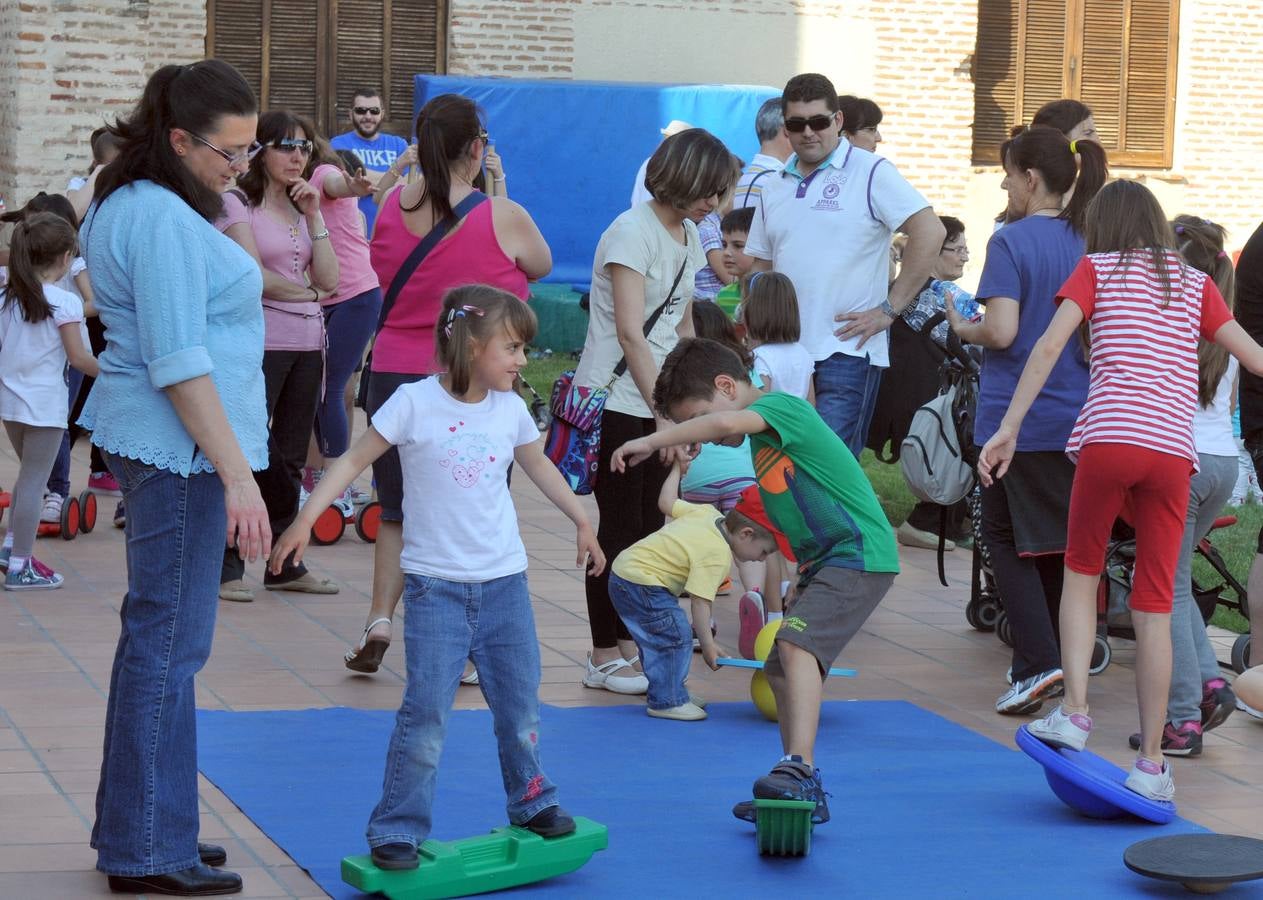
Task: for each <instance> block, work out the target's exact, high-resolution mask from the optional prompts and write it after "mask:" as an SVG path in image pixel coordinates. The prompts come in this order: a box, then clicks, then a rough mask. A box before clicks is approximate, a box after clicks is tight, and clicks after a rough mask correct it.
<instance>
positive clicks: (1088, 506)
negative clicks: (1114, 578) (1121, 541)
mask: <svg viewBox="0 0 1263 900" xmlns="http://www.w3.org/2000/svg"><path fill="white" fill-rule="evenodd" d="M1192 469H1193V464H1192V462H1191V461H1190V460H1188V459H1185V458H1184V457H1182V456H1173V455H1172V454H1170V453H1160V452H1159V451H1157V450H1148V449H1145V448H1144V447H1136V446H1133V445H1131V444H1088V445H1087V446H1086V447H1084V448H1083V449H1082V450H1081V451H1079V464H1078V467H1077V468H1076V469H1075V473H1074V487H1073V488H1071V490H1070V521H1069V528H1068V533H1067V540H1066V568H1068V569H1070V571H1072V572H1078V573H1079V574H1080V575H1099V574H1101V572H1102V571H1103V570H1104V568H1105V545H1106V543H1108V541H1109V537H1110V531H1111V529H1112V528H1113V527H1114V520H1115V519H1116V518H1118V517H1119V515H1122V517H1123V518H1125V519H1127V520H1128V521H1129V522H1131V523H1132V525H1133V527H1134V528H1135V529H1136V571H1135V573H1134V574H1133V576H1132V589H1131V597H1130V598H1129V601H1128V603H1129V605H1130V606H1131V608H1132V609H1134V610H1139V611H1140V612H1152V613H1169V612H1170V611H1171V601H1172V598H1173V592H1174V589H1175V565H1176V563H1177V562H1178V561H1179V556H1180V545H1181V543H1182V542H1183V540H1184V520H1185V514H1186V513H1187V512H1188V483H1189V478H1190V477H1191V475H1192Z"/></svg>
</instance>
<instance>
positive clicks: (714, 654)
mask: <svg viewBox="0 0 1263 900" xmlns="http://www.w3.org/2000/svg"><path fill="white" fill-rule="evenodd" d="M702 662H704V663H706V665H708V666H710V670H711V671H712V672H718V671H719V647H718V646H717V645H716V644H715V642H714V641H713V640H711V641H704V642H703V643H702Z"/></svg>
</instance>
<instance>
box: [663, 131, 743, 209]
mask: <svg viewBox="0 0 1263 900" xmlns="http://www.w3.org/2000/svg"><path fill="white" fill-rule="evenodd" d="M740 175H741V171H740V166H737V165H734V161H733V155H732V154H731V153H730V152H729V151H728V148H727V147H725V146H724V142H723V141H721V140H720V139H719V138H717V137H715V136H714V135H713V134H711V133H710V132H709V131H706V130H705V129H704V128H690V129H688V130H687V131H681V132H680V133H679V134H673V135H672V136H671V137H669V138H667V139H666V140H664V141H663V142H662V143H661V144H659V145H658V149H657V150H655V151H654V153H653V156H651V157H649V165H648V167H647V168H646V170H645V188H646V190H648V191H649V193H650V194H652V195H653V198H654V199H655V200H657V201H658V202H659V203H662V204H665V205H667V206H671V207H674V208H675V209H685V208H687V207H689V206H691V205H692V204H694V203H696V202H697V201H698V200H701V199H703V198H705V197H715V196H718V197H721V198H722V197H726V196H727V195H728V194H729V192H731V191H732V189H733V186H734V185H735V184H736V183H737V179H738V178H739V177H740Z"/></svg>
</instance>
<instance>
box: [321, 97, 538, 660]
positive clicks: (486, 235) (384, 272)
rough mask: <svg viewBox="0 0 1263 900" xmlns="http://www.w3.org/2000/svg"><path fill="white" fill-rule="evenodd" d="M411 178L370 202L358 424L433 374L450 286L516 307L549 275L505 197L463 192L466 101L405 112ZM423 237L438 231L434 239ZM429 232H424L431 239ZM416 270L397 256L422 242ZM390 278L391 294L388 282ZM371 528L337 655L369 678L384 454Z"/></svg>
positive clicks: (385, 598) (392, 511)
mask: <svg viewBox="0 0 1263 900" xmlns="http://www.w3.org/2000/svg"><path fill="white" fill-rule="evenodd" d="M416 134H417V164H418V168H419V169H420V173H421V177H420V178H418V179H417V180H416V181H414V182H412V183H411V184H407V185H404V186H402V187H394V188H393V189H391V190H390V191H388V192H387V193H386V195H385V196H384V197H383V198H382V201H381V206H380V208H379V210H378V212H377V220H376V222H375V223H374V225H373V237H372V241H371V251H372V259H373V268H374V269H375V270H376V271H377V277H378V280H379V281H380V282H381V286H382V293H383V314H382V322H383V324H382V327H381V328H380V329H379V330H378V332H377V338H376V340H375V342H374V344H373V353H372V357H371V364H370V366H369V368H368V371H366V372H365V373H364V374H365V376H367V377H368V390H367V397H366V400H367V402H366V403H365V408H366V411H367V412H368V416H369V421H370V423H371V422H372V418H373V415H374V413H376V412H377V410H378V409H380V408H381V406H382V404H384V403H385V402H386V401H387V400H389V399H390V396H391V394H393V393H394V392H395V389H396V388H398V387H399V386H400V385H403V384H409V383H411V382H415V381H420V380H421V379H422V378H428V377H429V376H430V375H434V374H437V373H439V372H441V371H443V366H442V363H440V362H439V360H438V359H437V358H436V357H435V343H434V341H435V333H434V332H435V324H434V323H435V322H436V321H437V320H438V315H439V311H440V310H441V309H442V306H443V295H444V294H446V293H447V292H448V291H449V290H450V289H452V288H456V287H462V286H464V285H469V284H488V285H491V286H492V287H497V288H500V289H501V290H505V291H508V292H509V293H511V294H513V295H514V296H516V297H519V298H521V299H522V300H523V301H525V300H526V299H527V297H528V296H530V289H529V287H528V282H529V281H534V280H537V279H539V278H542V277H544V276H545V275H547V274H548V273H549V271H550V270H551V269H552V266H553V258H552V252H551V251H550V250H549V249H548V244H547V243H546V242H545V241H544V237H543V235H541V234H540V232H539V229H538V228H537V227H536V226H535V222H534V221H533V220H532V219H531V217H530V214H529V213H527V211H526V210H525V209H523V208H522V207H521V206H519V205H518V204H516V203H514V202H513V201H512V200H509V199H508V198H505V197H493V198H488V197H487V196H486V195H485V194H483V193H482V192H480V191H478V190H477V189H476V188H475V187H474V184H475V179H476V178H477V177H478V175H479V174H480V173H481V172H482V167H483V163H484V161H485V158H486V154H487V147H488V142H489V138H488V135H487V129H486V127H485V126H484V125H483V121H482V112H481V110H479V108H478V106H477V105H476V104H475V103H474V102H473V101H472V100H469V99H468V98H466V97H461V96H459V95H457V94H441V95H439V96H437V97H435V98H434V99H433V100H430V101H429V102H428V103H426V105H425V106H423V107H422V108H421V112H420V113H418V115H417V123H416ZM435 228H440V229H441V230H440V231H438V232H435V231H434V230H435ZM432 233H433V235H432ZM439 236H441V239H439V240H437V242H433V244H432V246H431V247H430V249H429V251H428V252H427V253H426V255H425V256H424V258H423V259H421V261H420V263H419V264H416V258H414V259H413V263H414V264H413V265H409V264H408V259H409V257H410V256H411V254H412V253H413V251H414V250H416V249H417V247H418V245H419V244H421V243H422V242H424V241H425V240H426V239H427V238H430V237H434V238H438V237H439ZM397 279H398V282H399V283H398V285H397V287H396V285H395V282H396V280H397ZM373 480H374V482H375V483H376V485H377V497H378V500H379V501H380V502H381V525H380V526H379V528H378V532H377V542H376V544H375V545H374V547H373V599H372V606H371V609H370V610H369V614H368V621H367V623H366V625H365V627H364V633H363V635H362V636H361V637H360V641H359V643H358V644H357V645H356V646H355V647H354V648H353V649H351V650H348V651H347V653H346V656H345V660H346V666H347V668H348V669H351V670H353V671H356V672H376V671H377V668H378V666H379V665H380V664H381V660H382V655H383V654H384V653H385V652H386V648H387V647H388V646H390V638H391V618H392V616H393V615H394V611H395V607H396V606H397V605H398V604H399V598H400V596H402V594H403V583H404V578H403V570H402V569H401V568H400V565H399V556H400V553H401V552H402V550H403V473H402V470H401V468H400V462H399V453H398V451H397V450H395V449H394V448H393V447H392V448H391V449H390V450H388V451H387V452H386V453H384V454H382V456H380V457H379V458H378V459H377V460H376V461H374V463H373Z"/></svg>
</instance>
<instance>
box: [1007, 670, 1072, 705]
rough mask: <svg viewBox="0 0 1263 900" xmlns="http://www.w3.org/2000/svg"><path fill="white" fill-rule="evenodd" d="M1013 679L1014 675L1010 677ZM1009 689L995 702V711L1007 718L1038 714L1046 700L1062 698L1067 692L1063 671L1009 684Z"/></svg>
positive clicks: (1050, 672)
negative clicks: (1063, 693)
mask: <svg viewBox="0 0 1263 900" xmlns="http://www.w3.org/2000/svg"><path fill="white" fill-rule="evenodd" d="M1008 677H1009V678H1010V679H1012V675H1011V674H1010V675H1009V676H1008ZM1009 685H1010V686H1009V689H1008V690H1007V691H1005V692H1004V693H1003V694H1001V695H1000V697H999V699H998V700H996V702H995V711H996V712H998V713H1002V714H1003V715H1006V716H1025V715H1029V714H1030V713H1034V712H1037V711H1038V710H1039V708H1040V707H1041V706H1043V705H1044V701H1045V700H1049V699H1051V698H1053V697H1060V696H1061V694H1062V692H1063V691H1064V690H1065V686H1064V684H1063V683H1062V674H1061V669H1049V670H1048V671H1047V672H1040V673H1039V674H1038V675H1031V676H1030V677H1028V678H1023V679H1022V680H1021V681H1019V682H1017V683H1013V681H1012V680H1010V682H1009Z"/></svg>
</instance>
